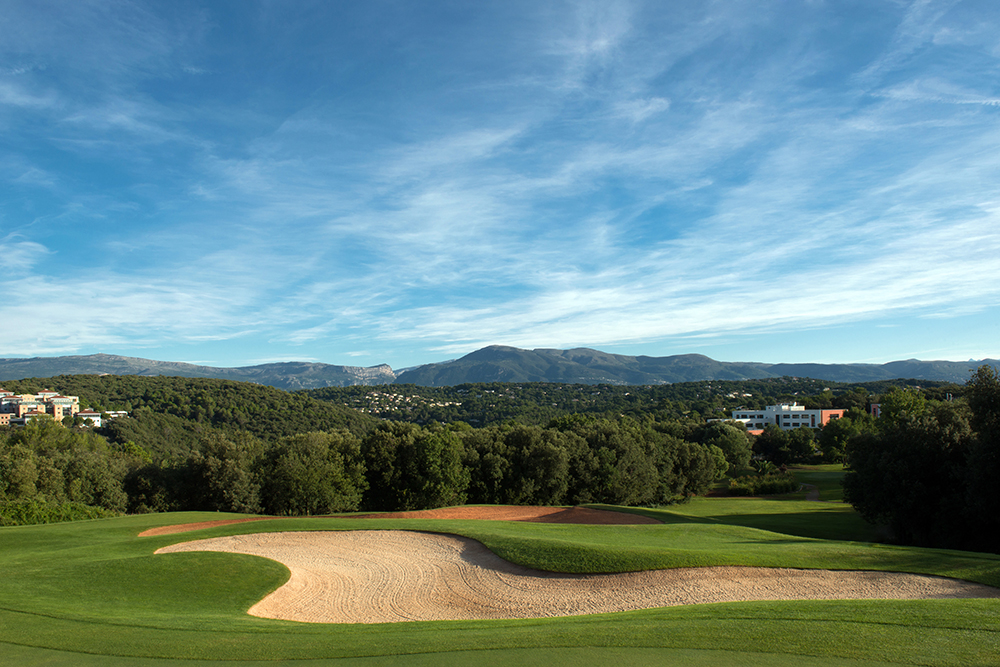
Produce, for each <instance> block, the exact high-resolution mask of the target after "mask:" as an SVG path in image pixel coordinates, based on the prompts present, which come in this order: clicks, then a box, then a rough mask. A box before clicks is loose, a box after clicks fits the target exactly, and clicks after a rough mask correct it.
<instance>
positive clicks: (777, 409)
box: [732, 403, 844, 433]
mask: <svg viewBox="0 0 1000 667" xmlns="http://www.w3.org/2000/svg"><path fill="white" fill-rule="evenodd" d="M843 416H844V410H842V409H838V410H806V409H805V407H804V406H802V405H799V404H798V403H790V404H789V403H781V404H779V405H768V406H767V407H765V408H764V409H763V410H747V409H745V408H737V409H735V410H733V416H732V421H738V422H743V423H744V424H745V425H746V427H747V431H750V432H751V433H752V432H754V431H763V430H764V427H766V426H767V425H769V424H774V425H775V426H777V427H779V428H781V429H784V430H791V429H795V428H801V427H803V426H806V427H808V428H819V427H820V426H824V425H825V424H826V423H827V422H829V421H830V420H831V419H840V418H841V417H843Z"/></svg>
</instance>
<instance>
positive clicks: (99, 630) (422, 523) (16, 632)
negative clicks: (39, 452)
mask: <svg viewBox="0 0 1000 667" xmlns="http://www.w3.org/2000/svg"><path fill="white" fill-rule="evenodd" d="M831 507H834V508H836V507H837V504H834V503H830V504H827V503H815V502H811V503H807V502H805V501H795V500H792V501H768V500H759V499H698V500H696V501H694V502H692V503H689V504H687V505H682V506H678V507H671V508H667V509H660V510H644V511H642V513H648V514H649V515H651V516H656V517H658V518H661V519H663V520H664V521H665V522H666V523H664V524H662V525H642V526H574V525H559V524H536V523H520V522H517V523H506V522H486V521H438V520H417V519H408V520H397V519H380V520H375V519H349V518H313V519H275V520H272V521H262V522H253V523H244V524H234V525H230V526H224V527H219V528H214V529H209V530H202V531H198V532H195V533H183V534H175V535H166V536H160V537H145V538H139V537H137V534H138V533H139V532H141V531H142V530H145V529H146V528H149V527H153V526H156V525H166V524H172V523H184V522H189V521H199V520H207V519H215V518H226V517H227V516H231V515H224V514H208V513H185V514H173V515H146V516H132V517H121V518H115V519H102V520H95V521H84V522H77V523H65V524H53V525H47V526H18V527H10V528H2V529H0V572H2V573H3V576H2V577H0V664H4V665H8V664H9V665H14V664H16V665H49V666H62V665H84V666H86V665H91V664H93V665H97V664H100V665H110V666H111V667H115V666H116V665H141V666H149V667H153V666H156V667H164V666H169V665H195V664H198V665H205V664H219V665H225V664H258V663H259V664H264V663H268V664H273V663H274V661H277V660H285V661H292V662H293V664H294V661H302V663H301V664H303V665H306V664H308V665H310V666H313V665H324V664H337V665H340V664H350V665H373V666H374V665H388V664H390V663H391V664H393V665H431V664H433V665H458V664H463V665H464V664H468V663H469V662H472V661H475V663H476V664H477V665H484V664H485V665H489V664H497V665H500V664H527V665H533V664H537V665H546V666H549V667H555V666H558V665H573V666H574V667H578V666H580V665H586V664H607V663H614V664H619V665H633V664H635V665H639V664H651V663H652V664H668V665H673V664H677V665H695V666H697V665H709V664H711V665H714V666H715V667H718V666H720V665H722V666H725V665H746V664H753V665H796V666H797V667H801V666H803V665H805V666H807V667H808V666H811V665H814V666H816V667H821V666H822V667H826V666H827V665H851V664H858V665H861V664H864V665H869V666H871V665H877V664H893V665H897V664H898V665H904V664H905V665H987V664H997V660H996V656H997V655H1000V600H920V601H816V602H811V601H804V602H803V601H796V602H746V603H726V604H713V605H700V606H691V607H673V608H665V609H651V610H644V611H636V612H626V613H619V614H603V615H594V616H580V617H569V618H557V619H529V620H511V621H460V622H459V621H448V622H440V621H439V622H422V623H397V624H387V625H324V624H306V623H292V622H285V621H272V620H266V619H258V618H254V617H251V616H249V615H247V614H246V613H245V610H246V609H247V608H249V607H250V606H251V605H252V604H253V603H254V602H256V601H257V600H259V599H260V598H261V597H263V596H264V595H266V594H267V593H268V592H270V591H271V590H273V589H274V588H276V587H277V586H279V585H281V584H282V583H283V582H284V581H285V580H286V578H287V570H286V569H285V567H284V566H282V565H280V564H277V563H275V562H273V561H269V560H266V559H262V558H255V557H251V556H242V555H236V554H220V553H180V554H169V555H162V556H154V555H152V554H153V552H154V551H155V550H156V549H157V548H159V547H161V546H164V545H167V544H172V543H176V542H182V541H187V540H190V539H198V538H203V537H212V536H219V535H230V534H239V533H249V532H262V531H280V530H350V529H371V528H378V529H418V530H427V531H435V532H447V533H454V534H461V535H466V536H468V537H472V538H475V539H478V540H480V541H482V542H483V543H485V544H486V545H487V546H488V547H490V548H491V549H492V550H494V551H495V552H497V553H498V554H500V555H501V556H503V557H505V558H508V559H510V560H512V561H515V562H518V563H522V564H525V565H529V566H533V567H538V568H542V569H549V570H559V571H571V572H581V571H584V572H585V571H590V572H616V571H625V570H636V569H647V568H666V567H681V566H689V565H768V566H786V567H823V568H846V569H879V570H897V571H906V572H917V573H927V574H937V575H942V576H953V577H959V578H963V579H968V580H971V581H978V582H982V583H987V584H991V585H994V586H1000V557H997V556H990V555H984V554H972V553H966V552H958V551H944V550H928V549H912V548H903V547H891V546H883V545H873V544H869V543H866V542H863V541H845V540H834V539H830V538H826V539H817V538H816V537H814V536H812V535H810V534H808V533H815V532H828V533H840V532H844V533H847V532H850V531H848V530H847V528H845V526H846V524H844V525H843V526H840V527H836V528H827V529H821V530H817V529H815V527H813V528H810V527H809V524H810V520H809V517H810V516H811V524H813V525H814V526H815V525H817V524H826V523H832V524H837V522H838V521H840V518H838V517H839V514H837V512H836V511H831V509H830V508H831ZM843 507H846V506H843ZM810 508H812V510H811V511H810ZM741 509H742V510H744V512H742V513H741V511H740V510H741ZM849 509H850V508H849V507H848V508H847V510H849ZM837 511H840V510H837ZM789 515H791V516H792V517H796V518H791V519H790V518H788V517H789ZM797 515H801V516H797ZM841 518H842V517H841ZM751 524H757V525H751ZM764 527H768V528H767V529H765V528H764ZM798 528H803V529H805V531H804V532H805V533H806V534H803V533H802V531H800V532H799V533H796V532H795V530H796V529H798ZM849 539H853V538H849Z"/></svg>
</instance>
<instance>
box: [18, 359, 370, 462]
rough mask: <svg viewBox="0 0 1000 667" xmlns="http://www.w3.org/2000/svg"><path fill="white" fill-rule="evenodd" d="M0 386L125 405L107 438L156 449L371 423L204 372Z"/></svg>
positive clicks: (88, 403)
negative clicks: (213, 435) (223, 436)
mask: <svg viewBox="0 0 1000 667" xmlns="http://www.w3.org/2000/svg"><path fill="white" fill-rule="evenodd" d="M0 386H2V387H3V388H4V389H6V390H8V391H12V392H15V393H35V392H38V391H41V390H45V389H52V390H54V391H58V392H61V393H63V394H67V395H71V396H79V397H80V403H81V406H82V407H89V408H93V409H95V410H98V411H106V410H127V411H129V413H131V414H132V418H129V419H115V420H112V421H111V422H110V423H109V425H108V426H107V427H106V428H105V430H110V431H112V433H110V435H111V436H112V439H113V440H120V441H125V440H133V441H135V442H140V441H142V442H145V443H148V442H150V440H153V441H155V442H156V446H154V447H153V449H155V450H159V451H160V452H162V453H170V452H172V451H177V452H179V451H184V450H186V449H189V448H190V445H191V443H193V442H196V441H197V440H198V438H199V437H201V435H203V434H204V431H206V430H207V429H219V430H222V431H226V432H230V433H235V432H238V431H247V432H249V433H251V434H253V435H255V436H257V437H258V438H261V439H262V440H265V441H268V440H274V439H277V438H280V437H284V436H290V435H294V434H296V433H305V432H309V431H330V430H334V429H347V430H349V431H351V432H353V433H355V434H358V435H360V434H362V433H365V432H367V431H368V430H370V429H371V428H373V427H374V426H375V423H376V419H375V418H373V417H370V416H368V415H365V414H362V413H360V412H358V411H356V410H351V409H349V408H346V407H343V406H340V405H335V404H332V403H329V402H325V401H318V400H316V399H314V398H312V397H310V396H307V395H305V394H301V393H289V392H286V391H282V390H280V389H275V388H274V387H266V386H263V385H258V384H253V383H250V382H232V381H229V380H215V379H210V378H179V377H137V376H133V375H127V376H116V375H104V376H97V375H62V376H57V377H53V378H41V379H39V378H31V379H27V380H18V381H5V382H3V383H2V384H0ZM133 431H134V432H133ZM131 436H135V437H131Z"/></svg>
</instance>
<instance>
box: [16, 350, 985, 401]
mask: <svg viewBox="0 0 1000 667" xmlns="http://www.w3.org/2000/svg"><path fill="white" fill-rule="evenodd" d="M983 364H989V365H992V366H1000V361H997V360H995V359H984V360H982V361H920V360H918V359H908V360H905V361H892V362H889V363H886V364H786V363H781V364H766V363H760V362H727V361H716V360H714V359H711V358H709V357H706V356H704V355H701V354H678V355H672V356H669V357H648V356H628V355H622V354H611V353H609V352H601V351H599V350H591V349H588V348H574V349H570V350H556V349H545V348H540V349H535V350H523V349H520V348H516V347H508V346H504V345H490V346H488V347H484V348H482V349H480V350H476V351H475V352H471V353H469V354H467V355H465V356H464V357H461V358H459V359H452V360H450V361H445V362H440V363H432V364H424V365H422V366H416V367H414V368H410V369H407V370H404V371H401V372H399V373H396V372H394V371H393V370H392V368H390V367H389V366H388V365H387V364H379V365H377V366H367V367H363V366H336V365H332V364H322V363H315V362H304V361H291V362H283V363H274V364H260V365H257V366H243V367H238V368H216V367H213V366H199V365H196V364H187V363H182V362H174V361H153V360H150V359H140V358H137V357H123V356H118V355H113V354H92V355H86V356H67V357H34V358H31V359H0V382H2V381H4V380H20V379H23V378H29V377H38V378H43V377H53V376H56V375H100V374H104V373H107V374H111V375H168V376H178V377H203V378H218V379H222V380H239V381H244V382H255V383H257V384H263V385H270V386H272V387H277V388H279V389H285V390H289V391H292V390H296V389H317V388H320V387H347V386H353V385H379V384H393V383H396V384H416V385H421V386H430V387H444V386H454V385H457V384H465V383H470V382H563V383H567V384H617V385H655V384H667V383H676V382H697V381H702V380H757V379H764V378H774V377H783V376H793V377H808V378H814V379H817V380H827V381H829V382H871V381H877V380H893V379H897V378H907V379H918V380H941V381H947V382H956V383H959V384H961V383H964V382H965V381H966V380H968V379H969V376H970V373H971V371H973V370H975V369H976V368H978V367H979V366H981V365H983Z"/></svg>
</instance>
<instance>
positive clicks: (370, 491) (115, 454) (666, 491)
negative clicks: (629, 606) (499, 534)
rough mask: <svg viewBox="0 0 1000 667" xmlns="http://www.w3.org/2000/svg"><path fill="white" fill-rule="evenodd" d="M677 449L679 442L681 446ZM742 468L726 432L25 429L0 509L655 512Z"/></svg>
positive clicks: (745, 447) (5, 439) (3, 462)
mask: <svg viewBox="0 0 1000 667" xmlns="http://www.w3.org/2000/svg"><path fill="white" fill-rule="evenodd" d="M685 438H687V439H685ZM750 456H751V449H750V442H749V439H748V438H747V437H746V434H745V432H744V431H741V430H740V429H738V428H736V427H734V426H731V425H728V424H714V425H705V426H702V427H698V428H695V429H685V428H684V427H682V426H681V425H679V424H677V423H658V422H655V421H652V420H647V421H642V422H641V421H637V420H634V419H631V418H628V417H622V418H619V419H618V420H608V419H596V418H590V417H586V416H583V415H573V416H569V417H565V418H561V419H559V420H555V421H554V422H552V423H551V424H550V425H549V426H547V427H541V426H525V425H508V426H496V427H489V428H485V429H474V428H472V427H471V426H469V425H467V424H463V423H456V424H452V425H449V426H441V425H432V426H426V427H425V426H420V425H417V424H409V423H402V422H382V423H380V424H378V425H377V426H376V427H375V428H373V429H371V430H369V431H368V432H367V433H365V434H363V435H360V436H359V435H355V434H354V433H351V432H350V431H348V430H346V429H338V430H331V431H322V432H321V431H313V432H307V433H298V434H294V435H288V436H282V437H279V438H277V439H274V440H272V441H270V442H267V441H263V440H261V439H260V438H258V437H256V436H254V435H253V434H251V433H249V432H245V431H243V432H236V433H227V432H224V431H221V430H218V429H212V430H207V431H205V432H203V433H201V434H200V436H199V438H198V442H197V445H196V446H195V447H194V448H193V449H192V450H190V451H189V452H188V453H187V455H186V456H184V457H180V458H178V457H174V458H170V459H163V460H160V461H155V460H154V459H153V457H152V456H151V455H150V453H149V452H148V451H146V450H145V449H144V448H143V447H142V446H140V445H138V444H136V443H134V442H132V441H124V442H109V441H108V440H107V439H106V438H104V437H103V436H101V435H98V434H96V433H93V432H91V431H90V430H87V429H67V428H64V427H62V426H61V425H59V424H56V423H53V422H52V421H50V420H49V421H46V420H35V421H32V422H30V423H29V424H28V425H27V426H25V427H23V428H17V429H10V430H8V431H6V432H2V433H0V500H6V501H15V500H44V501H46V502H52V503H61V502H77V503H82V504H85V505H88V506H95V507H100V508H104V509H108V510H112V511H117V512H150V511H173V510H219V511H232V512H244V513H265V514H274V515H316V514H329V513H337V512H354V511H358V510H371V511H388V510H416V509H428V508H434V507H441V506H447V505H458V504H463V503H476V504H480V503H481V504H522V505H537V504H541V505H562V504H578V503H609V504H621V505H657V504H667V503H670V502H674V501H677V500H683V499H685V498H688V497H690V496H692V495H696V494H700V493H704V492H705V491H707V490H708V489H709V488H710V487H711V485H712V484H713V483H714V481H715V480H716V479H718V478H719V477H720V476H721V475H723V474H724V473H725V472H726V471H727V470H728V469H729V468H730V467H745V466H746V464H747V463H748V462H749V460H750Z"/></svg>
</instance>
